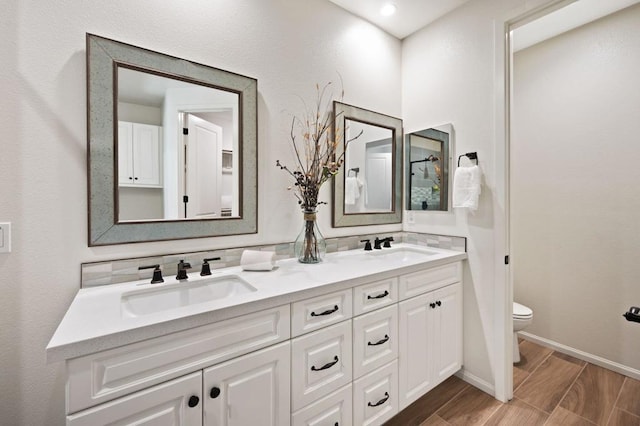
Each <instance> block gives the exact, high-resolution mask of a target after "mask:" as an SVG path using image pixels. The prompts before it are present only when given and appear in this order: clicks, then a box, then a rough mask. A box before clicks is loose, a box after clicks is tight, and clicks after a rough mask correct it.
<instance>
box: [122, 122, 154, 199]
mask: <svg viewBox="0 0 640 426" xmlns="http://www.w3.org/2000/svg"><path fill="white" fill-rule="evenodd" d="M161 129H162V127H159V126H153V125H150V124H140V123H130V122H128V121H118V183H119V185H120V186H133V187H150V188H158V187H161V186H162V176H161V170H162V167H161V164H162V162H161V159H162V143H161V140H162V138H161Z"/></svg>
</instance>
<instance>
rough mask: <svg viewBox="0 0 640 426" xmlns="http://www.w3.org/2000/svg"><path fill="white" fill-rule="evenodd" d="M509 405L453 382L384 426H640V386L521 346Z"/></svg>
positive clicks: (523, 343)
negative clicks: (512, 395) (519, 360)
mask: <svg viewBox="0 0 640 426" xmlns="http://www.w3.org/2000/svg"><path fill="white" fill-rule="evenodd" d="M520 357H521V362H520V363H518V364H515V365H514V367H513V385H514V386H513V387H514V398H513V400H511V401H509V403H507V404H503V403H501V402H500V401H498V400H496V399H494V398H493V397H491V396H490V395H487V394H486V393H484V392H482V391H480V390H478V389H477V388H475V387H473V386H471V385H469V384H467V383H465V382H463V381H462V380H460V379H458V378H457V377H455V376H454V377H451V378H449V379H448V380H446V381H445V382H444V383H442V384H440V385H439V386H438V387H436V388H435V389H433V390H432V391H431V392H429V393H428V394H426V395H425V396H423V397H422V398H420V399H419V400H417V401H416V402H414V403H413V404H411V405H410V406H409V407H407V408H406V409H405V410H403V411H402V412H401V413H399V414H398V415H397V416H395V417H394V418H393V419H391V420H390V421H388V422H387V423H386V424H385V426H410V425H415V426H448V425H462V426H476V425H477V426H480V425H482V426H495V425H507V426H511V425H516V426H529V425H553V426H555V425H562V426H565V425H579V426H582V425H584V426H593V425H603V426H609V425H610V426H640V381H638V380H634V379H631V378H629V377H625V376H623V375H620V374H618V373H615V372H613V371H610V370H607V369H604V368H601V367H598V366H595V365H593V364H589V363H587V362H584V361H581V360H578V359H576V358H572V357H570V356H567V355H564V354H561V353H559V352H555V351H553V350H551V349H548V348H545V347H543V346H540V345H537V344H535V343H532V342H529V341H526V340H521V341H520Z"/></svg>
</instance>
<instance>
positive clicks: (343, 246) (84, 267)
mask: <svg viewBox="0 0 640 426" xmlns="http://www.w3.org/2000/svg"><path fill="white" fill-rule="evenodd" d="M389 235H391V236H393V238H394V240H395V241H397V242H400V241H401V242H405V243H411V244H416V245H422V246H429V247H439V248H444V249H449V250H455V251H461V252H466V251H467V239H466V238H465V237H454V236H447V235H435V234H421V233H416V232H397V233H391V234H385V235H384V236H385V237H386V236H389ZM376 236H379V235H354V236H348V237H338V238H327V239H326V242H327V253H332V252H337V251H345V250H355V249H358V248H360V247H362V246H363V244H362V243H361V242H360V240H363V239H370V240H371V241H373V240H374V239H375V237H376ZM244 250H261V251H273V252H275V253H276V260H282V259H288V258H290V257H293V243H281V244H271V245H263V246H251V247H236V248H228V249H217V250H210V251H196V252H185V253H174V254H167V255H162V256H149V257H136V258H131V259H120V260H108V261H103V262H91V263H83V264H81V266H80V269H81V287H82V288H87V287H96V286H101V285H108V284H117V283H123V282H127V281H136V280H141V279H146V278H149V279H150V278H151V275H152V274H153V269H145V270H142V271H141V270H138V268H139V267H140V266H148V265H160V268H161V269H162V274H163V275H164V276H171V275H176V274H177V265H178V262H179V261H180V260H181V259H184V260H185V261H186V262H189V263H190V264H191V269H190V270H189V272H190V273H195V272H198V271H200V269H201V267H202V263H203V259H208V258H212V257H219V258H220V260H216V261H213V262H210V265H211V269H212V270H213V269H219V268H226V267H230V266H238V265H240V257H241V256H242V252H243V251H244Z"/></svg>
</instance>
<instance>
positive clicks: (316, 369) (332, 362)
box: [311, 355, 339, 371]
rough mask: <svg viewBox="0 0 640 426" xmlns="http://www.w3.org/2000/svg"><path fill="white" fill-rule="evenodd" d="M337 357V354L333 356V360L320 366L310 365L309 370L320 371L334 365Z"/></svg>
mask: <svg viewBox="0 0 640 426" xmlns="http://www.w3.org/2000/svg"><path fill="white" fill-rule="evenodd" d="M338 361H339V359H338V355H336V356H334V357H333V361H331V362H328V363H326V364H325V365H323V366H322V367H320V368H316V366H315V365H312V366H311V371H321V370H326V369H327V368H331V367H333V366H334V365H336V364H337V363H338Z"/></svg>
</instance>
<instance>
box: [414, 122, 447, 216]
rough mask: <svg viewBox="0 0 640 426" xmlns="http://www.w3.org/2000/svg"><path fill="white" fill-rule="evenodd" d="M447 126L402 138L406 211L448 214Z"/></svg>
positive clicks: (421, 131) (417, 132)
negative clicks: (404, 151) (404, 153)
mask: <svg viewBox="0 0 640 426" xmlns="http://www.w3.org/2000/svg"><path fill="white" fill-rule="evenodd" d="M452 128H453V127H452V126H451V125H450V124H446V125H442V126H439V127H438V128H430V129H425V130H419V131H416V132H411V133H408V134H407V135H405V149H406V158H407V160H406V163H405V170H406V176H405V181H406V184H407V185H406V188H407V189H406V190H407V194H406V200H407V201H406V207H407V210H423V211H448V210H449V204H450V202H449V201H450V197H449V192H450V188H449V169H450V167H449V166H450V162H451V158H450V154H449V153H450V146H449V145H450V136H451V132H452Z"/></svg>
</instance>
